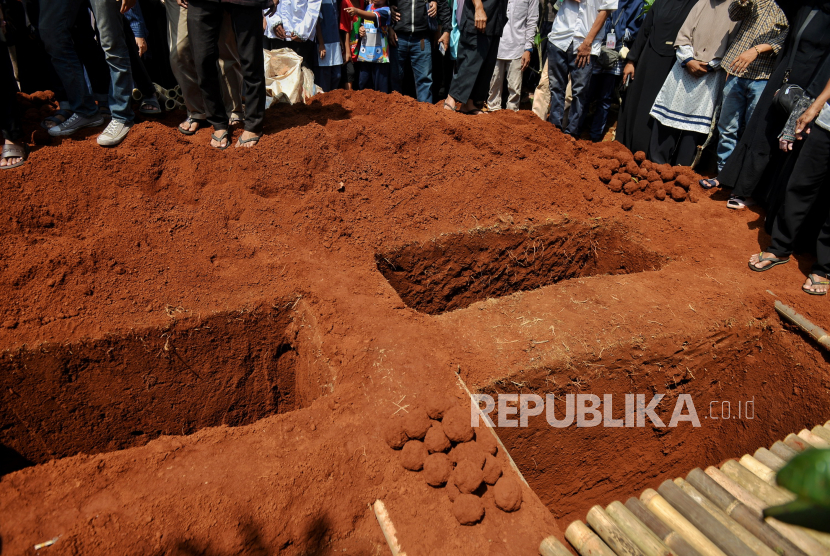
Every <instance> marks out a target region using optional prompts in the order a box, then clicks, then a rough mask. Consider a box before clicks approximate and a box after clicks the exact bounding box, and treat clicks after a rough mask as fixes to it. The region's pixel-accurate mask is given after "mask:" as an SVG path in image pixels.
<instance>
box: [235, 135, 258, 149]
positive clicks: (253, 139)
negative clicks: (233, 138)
mask: <svg viewBox="0 0 830 556" xmlns="http://www.w3.org/2000/svg"><path fill="white" fill-rule="evenodd" d="M260 139H262V135H254V136H253V137H251V138H250V139H242V138H241V137H240V138H239V140H238V141H237V145H236V146H237V147H240V146H242V145H244V144H245V143H253V144H254V145H256V144H257V143H259V140H260Z"/></svg>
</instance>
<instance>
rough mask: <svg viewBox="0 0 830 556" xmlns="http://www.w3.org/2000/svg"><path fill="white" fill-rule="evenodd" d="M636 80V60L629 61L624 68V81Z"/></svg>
mask: <svg viewBox="0 0 830 556" xmlns="http://www.w3.org/2000/svg"><path fill="white" fill-rule="evenodd" d="M629 81H634V62H628V63H627V64H626V65H625V67H624V68H623V83H628V82H629Z"/></svg>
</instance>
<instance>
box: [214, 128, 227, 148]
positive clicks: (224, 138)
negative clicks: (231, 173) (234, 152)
mask: <svg viewBox="0 0 830 556" xmlns="http://www.w3.org/2000/svg"><path fill="white" fill-rule="evenodd" d="M222 131H224V132H225V133H223V134H222V135H221V136H219V137H217V136H216V134H214V133H211V134H210V138H211V139H213V140H214V141H216V142H217V143H219V144H220V145H221V143H222V141H224V140H226V139H227V141H228V142H227V143H225V146H224V147H222V146H219V147H213V145H211V147H213V148H214V149H217V150H220V151H224V150H225V149H227V148H228V147H230V146H231V140H230V139H228V130H227V129H224V130H222Z"/></svg>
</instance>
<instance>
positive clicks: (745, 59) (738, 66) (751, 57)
mask: <svg viewBox="0 0 830 556" xmlns="http://www.w3.org/2000/svg"><path fill="white" fill-rule="evenodd" d="M757 57H758V50H756V48H755V47H754V46H753V47H752V48H750V49H749V50H744V51H743V52H742V53H741V55H740V56H738V57H737V58H735V61H734V62H732V65H730V66H729V69H730V70H731V71H732V73H734V74H735V75H741V74H742V73H743V72H745V71H746V68H747V66H748V65H749V64H751V63H752V62H754V61H755V58H757Z"/></svg>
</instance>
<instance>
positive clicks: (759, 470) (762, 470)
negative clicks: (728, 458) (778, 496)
mask: <svg viewBox="0 0 830 556" xmlns="http://www.w3.org/2000/svg"><path fill="white" fill-rule="evenodd" d="M740 464H741V465H743V466H744V467H746V468H747V469H749V470H750V471H751V472H752V473H754V474H755V476H756V477H758V478H759V479H761V480H762V481H764V482H765V483H767V484H770V485H773V486H775V485H777V483H776V482H775V471H773V470H772V469H770V468H769V467H767V466H766V465H764V464H763V463H761V462H760V461H758V460H757V459H755V458H754V457H752V456H750V455H749V454H746V455H744V456H743V457H741V459H740Z"/></svg>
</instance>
